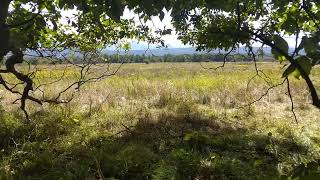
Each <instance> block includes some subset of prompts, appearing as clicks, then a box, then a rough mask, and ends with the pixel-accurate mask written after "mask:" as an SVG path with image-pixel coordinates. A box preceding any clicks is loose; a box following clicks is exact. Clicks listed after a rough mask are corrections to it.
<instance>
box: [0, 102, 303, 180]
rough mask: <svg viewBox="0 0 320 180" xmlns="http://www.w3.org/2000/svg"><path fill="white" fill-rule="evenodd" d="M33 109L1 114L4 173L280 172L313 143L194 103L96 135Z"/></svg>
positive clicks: (194, 175)
mask: <svg viewBox="0 0 320 180" xmlns="http://www.w3.org/2000/svg"><path fill="white" fill-rule="evenodd" d="M34 117H35V118H36V119H39V120H38V121H37V122H35V123H34V124H30V125H23V124H19V123H14V121H12V119H11V121H9V120H8V119H10V118H8V117H3V119H4V122H5V123H3V124H2V125H1V128H2V129H3V130H4V131H2V132H3V133H2V134H1V136H2V137H1V138H2V139H5V140H2V142H1V144H0V145H1V148H2V151H1V154H0V155H1V159H2V162H1V178H0V179H277V178H280V176H281V175H280V174H279V171H278V164H279V163H280V162H281V161H283V156H290V154H294V153H304V152H306V151H307V149H306V148H307V147H304V146H301V145H298V144H297V143H295V142H294V141H290V140H279V139H276V138H274V137H273V136H272V134H271V133H269V134H268V133H267V134H253V133H252V132H250V130H248V129H246V128H245V127H241V126H240V125H235V123H231V122H227V121H222V120H219V119H217V118H214V117H212V118H204V117H202V116H201V114H200V113H198V112H195V111H193V110H191V108H188V107H183V110H178V111H175V112H171V113H170V112H163V113H161V114H159V115H158V116H157V118H151V117H149V118H148V117H144V118H141V119H140V120H139V121H138V122H137V124H136V125H135V126H133V127H127V126H126V125H124V124H122V126H123V129H124V130H123V131H122V132H119V133H118V134H116V135H111V134H108V133H103V132H101V133H98V134H96V135H94V136H92V135H91V134H90V131H89V129H88V132H87V131H86V129H84V130H83V129H81V128H80V127H81V124H79V123H78V122H74V121H72V120H71V121H67V120H65V116H62V115H60V114H58V113H52V112H51V113H49V112H44V113H43V114H41V115H34ZM11 118H12V117H11ZM6 119H7V120H6Z"/></svg>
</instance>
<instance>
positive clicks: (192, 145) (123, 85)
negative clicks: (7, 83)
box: [0, 63, 320, 179]
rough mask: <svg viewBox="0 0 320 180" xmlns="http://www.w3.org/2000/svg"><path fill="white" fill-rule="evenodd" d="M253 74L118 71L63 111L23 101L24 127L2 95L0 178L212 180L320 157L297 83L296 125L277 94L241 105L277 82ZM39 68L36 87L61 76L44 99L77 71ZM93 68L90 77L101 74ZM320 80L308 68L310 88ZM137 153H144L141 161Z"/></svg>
mask: <svg viewBox="0 0 320 180" xmlns="http://www.w3.org/2000/svg"><path fill="white" fill-rule="evenodd" d="M202 65H203V66H205V67H217V66H219V65H220V64H219V63H204V64H202ZM117 67H118V64H114V65H112V66H111V69H116V68H117ZM258 67H259V68H260V69H261V70H263V72H264V73H265V75H266V76H267V77H265V76H264V75H263V77H265V79H262V78H260V77H255V78H254V79H252V78H253V77H254V76H255V70H254V66H253V64H231V63H230V64H226V66H225V67H224V68H221V69H219V70H216V71H214V70H206V69H204V68H202V67H201V66H200V64H199V63H156V64H124V65H123V67H122V68H121V69H120V71H119V72H118V73H117V74H116V75H114V76H111V77H108V78H106V79H102V80H100V81H98V82H95V83H89V84H86V85H84V86H83V87H82V88H81V89H80V91H79V92H76V96H75V98H74V99H73V101H72V102H70V103H68V104H60V105H49V104H44V105H43V106H39V105H36V104H34V103H31V102H29V103H28V110H29V112H30V114H31V118H32V123H31V124H30V125H25V124H23V116H22V113H21V111H19V107H18V105H13V104H11V102H12V101H13V100H14V99H15V98H16V97H15V96H13V95H12V94H10V93H8V92H6V91H4V90H2V89H1V96H2V104H3V107H2V109H3V111H1V117H2V120H3V124H2V125H1V126H0V127H1V128H2V129H4V130H3V132H5V133H3V134H2V138H4V139H6V138H9V140H6V141H4V142H3V143H2V144H1V145H2V146H3V148H6V149H5V150H4V151H3V153H2V154H1V158H2V162H1V164H0V165H1V172H2V173H4V174H5V175H6V176H7V177H12V176H15V175H21V176H23V175H26V174H30V175H31V176H32V177H35V178H40V177H42V178H44V177H49V176H52V177H56V178H57V179H58V178H59V177H64V178H68V177H72V178H79V177H86V178H89V179H90V178H91V179H92V178H98V177H100V176H101V173H102V174H103V175H104V176H105V178H107V177H110V178H111V177H115V178H119V179H126V178H130V177H131V176H133V175H137V174H139V175H141V176H135V177H136V178H137V177H156V176H160V175H159V173H160V174H161V173H169V174H170V173H172V176H176V175H177V174H179V173H180V174H179V175H180V176H181V177H187V176H183V173H182V170H183V171H188V172H189V171H190V174H195V175H194V176H197V177H195V178H198V179H201V177H202V179H205V178H204V177H205V176H206V174H218V175H217V177H216V178H218V179H220V178H222V179H223V177H242V178H244V177H248V176H251V177H261V176H263V177H270V176H271V177H272V176H274V177H279V176H280V175H281V174H284V175H290V173H291V172H292V170H293V168H294V167H295V166H296V165H298V164H299V163H303V162H310V161H312V160H315V159H319V158H320V134H319V132H320V131H319V130H320V129H319V127H320V126H319V122H320V112H319V110H318V109H316V108H314V107H313V106H312V105H310V98H309V94H308V90H307V87H306V85H305V84H304V81H303V80H296V79H294V78H291V77H290V80H291V85H292V87H291V88H292V94H293V96H294V105H295V112H296V114H297V117H298V122H299V124H296V122H295V120H294V118H293V114H292V112H291V103H290V99H289V97H288V95H287V94H286V93H287V88H286V86H285V85H283V86H279V87H277V88H274V89H272V90H270V92H269V93H268V94H267V95H266V96H264V97H263V98H262V99H261V100H260V101H258V102H256V103H254V104H252V105H250V106H247V105H248V104H250V103H251V102H253V101H255V100H256V99H258V98H260V96H261V95H263V94H264V93H265V92H266V90H267V89H268V87H270V86H272V85H274V84H277V83H279V82H281V81H282V80H283V79H282V78H281V72H282V71H283V70H282V69H281V67H282V65H278V64H275V63H259V64H258ZM38 68H39V69H45V70H41V71H38V72H37V73H36V76H35V83H36V85H37V84H41V83H46V82H50V81H54V80H58V79H60V78H61V77H62V79H61V81H59V82H57V83H54V84H50V85H47V86H44V87H43V88H42V90H44V92H45V96H46V97H48V98H50V97H54V96H55V95H56V93H57V92H59V91H60V90H61V89H63V88H65V87H67V86H68V85H69V84H70V83H72V82H74V81H76V80H77V78H79V71H78V69H76V68H72V67H68V68H67V69H65V66H64V65H57V66H51V67H48V66H44V65H41V66H39V67H38ZM95 68H96V69H94V71H93V72H94V74H93V75H95V74H96V75H98V74H99V73H101V72H103V71H104V70H105V68H106V66H101V67H95ZM20 69H22V70H24V71H26V67H20ZM62 75H63V76H62ZM319 75H320V74H319V68H316V69H314V70H313V72H312V79H314V80H315V83H316V86H317V87H319V83H320V82H319V81H318V79H319ZM6 78H7V79H8V80H12V79H13V77H6ZM249 82H250V83H249ZM20 88H21V87H20ZM71 93H72V91H68V92H67V94H66V95H65V96H63V98H67V97H68V95H70V94H71ZM34 95H35V96H38V97H40V93H39V92H36V93H35V94H34ZM193 138H195V139H193ZM12 140H13V141H14V143H13V141H12ZM40 149H43V150H40ZM140 151H143V152H144V153H146V154H147V157H146V158H145V160H144V159H143V158H142V159H141V158H140V156H139V155H137V154H139V153H140ZM132 156H133V157H132ZM213 157H214V158H213ZM210 158H211V159H210ZM275 159H276V160H277V161H275ZM180 161H181V162H180ZM126 163H127V166H126V167H124V166H123V164H126ZM188 163H189V164H188ZM108 164H111V165H108ZM135 164H136V165H135ZM180 170H181V172H180ZM193 170H194V171H195V172H193ZM141 171H142V172H141ZM257 172H259V173H260V174H259V173H257ZM132 173H133V174H132ZM134 173H136V174H134ZM176 173H177V174H176ZM220 175H221V176H220ZM190 176H191V175H190ZM194 176H193V175H192V177H194ZM177 177H178V175H177ZM178 179H179V178H178Z"/></svg>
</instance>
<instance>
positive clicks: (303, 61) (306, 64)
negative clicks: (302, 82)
mask: <svg viewBox="0 0 320 180" xmlns="http://www.w3.org/2000/svg"><path fill="white" fill-rule="evenodd" d="M296 61H297V62H298V63H299V64H300V66H301V67H302V69H303V70H304V72H306V73H307V75H309V74H310V72H311V69H312V64H311V60H310V59H309V58H308V57H307V56H300V57H298V58H297V59H296ZM293 75H294V77H295V78H297V79H300V76H301V72H300V71H299V70H298V69H297V68H296V69H295V71H294V72H293Z"/></svg>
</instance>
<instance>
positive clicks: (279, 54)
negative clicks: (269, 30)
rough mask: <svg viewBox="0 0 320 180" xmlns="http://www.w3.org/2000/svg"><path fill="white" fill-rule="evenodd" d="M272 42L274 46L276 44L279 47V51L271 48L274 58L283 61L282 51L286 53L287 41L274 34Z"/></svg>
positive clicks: (287, 48) (287, 49)
mask: <svg viewBox="0 0 320 180" xmlns="http://www.w3.org/2000/svg"><path fill="white" fill-rule="evenodd" d="M273 42H274V44H275V46H277V47H278V48H279V49H280V51H279V50H278V49H275V48H272V49H271V53H272V55H273V56H274V57H275V59H277V60H278V61H280V62H283V61H285V60H286V58H285V56H284V55H283V53H286V54H288V51H289V45H288V43H287V41H286V40H284V39H283V38H282V37H281V36H279V35H275V36H273Z"/></svg>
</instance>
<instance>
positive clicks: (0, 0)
mask: <svg viewBox="0 0 320 180" xmlns="http://www.w3.org/2000/svg"><path fill="white" fill-rule="evenodd" d="M10 1H11V0H0V62H1V61H2V60H3V57H4V56H5V55H6V54H7V53H8V52H9V28H8V25H7V23H6V20H7V17H8V10H9V4H10Z"/></svg>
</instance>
